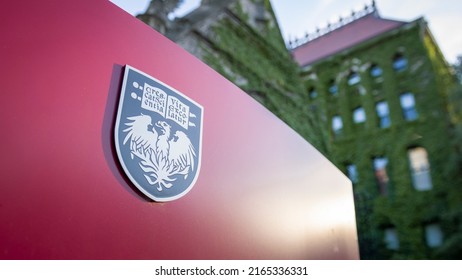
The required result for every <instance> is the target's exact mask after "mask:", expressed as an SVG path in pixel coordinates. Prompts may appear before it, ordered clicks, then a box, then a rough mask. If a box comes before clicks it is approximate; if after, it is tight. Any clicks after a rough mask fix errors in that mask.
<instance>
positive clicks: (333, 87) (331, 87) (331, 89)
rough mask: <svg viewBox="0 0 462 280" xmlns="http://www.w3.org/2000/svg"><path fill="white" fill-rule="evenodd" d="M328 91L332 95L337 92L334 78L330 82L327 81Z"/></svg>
mask: <svg viewBox="0 0 462 280" xmlns="http://www.w3.org/2000/svg"><path fill="white" fill-rule="evenodd" d="M329 92H330V94H332V95H337V93H338V88H337V85H336V84H335V81H334V80H331V81H330V83H329Z"/></svg>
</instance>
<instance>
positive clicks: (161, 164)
mask: <svg viewBox="0 0 462 280" xmlns="http://www.w3.org/2000/svg"><path fill="white" fill-rule="evenodd" d="M202 113H203V108H202V106H200V105H199V104H197V103H195V102H194V101H192V100H191V99H189V98H188V97H186V96H185V95H183V94H182V93H180V92H178V91H176V90H175V89H173V88H171V87H169V86H167V85H165V84H163V83H162V82H160V81H158V80H156V79H154V78H152V77H150V76H148V75H146V74H144V73H142V72H141V71H139V70H136V69H134V68H132V67H130V66H126V69H125V75H124V83H123V86H122V92H121V97H120V102H119V110H118V114H117V121H116V129H115V140H116V141H115V142H116V150H117V154H118V157H119V160H120V162H121V165H122V167H123V169H124V170H125V172H126V174H127V175H128V177H129V178H130V179H131V181H132V182H133V183H134V184H135V186H137V187H138V188H139V189H140V190H141V191H142V192H143V193H144V194H146V195H147V196H148V197H150V198H152V199H153V200H156V201H169V200H173V199H177V198H179V197H181V196H183V195H184V194H185V193H187V192H188V191H189V190H190V188H191V187H192V186H193V185H194V183H195V181H196V179H197V176H198V171H199V168H200V152H201V151H200V149H201V138H202Z"/></svg>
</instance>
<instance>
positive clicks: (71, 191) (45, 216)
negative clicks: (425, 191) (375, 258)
mask: <svg viewBox="0 0 462 280" xmlns="http://www.w3.org/2000/svg"><path fill="white" fill-rule="evenodd" d="M0 14H1V18H2V24H1V25H0V29H1V31H0V34H1V36H2V40H1V44H0V47H1V49H0V62H1V66H2V68H1V75H0V91H1V92H2V102H1V103H0V107H1V108H0V128H1V130H2V137H1V138H0V151H1V153H0V155H1V159H0V175H1V176H0V185H1V187H0V240H1V241H0V242H1V244H2V245H1V250H0V258H2V259H355V258H358V248H357V240H356V227H355V213H354V205H353V196H352V188H351V183H350V181H349V180H348V179H347V178H346V177H345V176H344V175H342V173H341V172H339V171H338V170H337V169H336V168H335V167H334V166H333V165H332V164H331V163H330V162H329V161H328V160H327V159H326V158H324V157H323V156H322V155H321V154H320V153H319V152H318V151H316V150H315V149H314V148H313V147H312V146H311V145H310V144H308V143H307V142H306V141H305V140H303V139H302V138H301V137H300V136H299V135H297V134H296V133H295V132H294V131H292V130H291V129H290V128H289V127H287V126H286V125H285V124H284V123H283V122H281V121H280V120H279V119H277V118H276V117H275V116H274V115H273V114H271V113H270V112H269V111H267V110H266V109H265V108H263V107H262V106H261V105H259V104H258V103H257V102H255V101H254V100H253V99H251V98H250V97H249V96H248V95H247V94H245V93H244V92H242V91H241V90H240V89H239V88H237V87H236V86H235V85H233V84H231V83H230V82H228V81H227V80H226V79H224V78H223V77H221V76H220V75H219V74H217V73H216V72H215V71H213V70H212V69H211V68H209V67H208V66H206V65H205V64H203V63H202V62H201V61H199V60H197V59H196V58H194V57H193V56H192V55H190V54H188V53H187V52H186V51H184V50H183V49H181V48H180V47H178V46H177V45H175V44H174V43H173V42H171V41H169V40H168V39H166V38H164V37H163V36H162V35H160V34H158V33H157V32H155V31H154V30H152V29H151V28H150V27H148V26H146V25H145V24H144V23H142V22H140V21H139V20H137V19H135V18H133V17H132V16H131V15H129V14H127V13H125V12H124V11H122V10H120V9H119V8H118V7H116V6H115V5H113V4H111V3H110V2H109V1H106V0H81V1H58V0H56V1H47V2H46V3H44V2H43V1H32V0H27V1H8V2H5V3H4V4H3V7H2V9H1V11H0ZM125 65H131V66H132V67H134V68H136V69H138V70H140V71H142V72H144V73H146V74H147V75H149V76H150V77H154V78H155V79H157V80H159V81H161V82H162V83H163V84H165V85H168V86H169V87H170V88H172V89H175V91H177V92H180V93H181V94H182V95H184V96H185V97H187V99H190V100H193V101H194V102H196V103H197V104H200V105H201V106H202V107H203V109H204V110H203V122H202V124H201V125H202V130H203V133H202V148H201V151H200V152H201V164H200V165H201V166H200V172H199V175H198V177H197V181H196V182H195V184H194V188H192V189H190V190H189V192H187V193H186V194H185V195H183V196H182V197H180V198H178V199H177V200H175V201H171V202H166V203H159V202H153V201H152V200H151V199H150V198H148V197H147V196H146V195H145V194H144V193H143V192H141V191H140V190H139V189H138V188H137V187H136V186H135V184H134V183H133V182H132V180H130V178H129V177H128V176H127V174H126V172H125V171H124V170H123V167H122V165H121V163H120V162H119V159H118V156H117V153H116V147H115V140H114V132H115V131H114V130H115V124H116V118H117V111H118V106H119V100H120V97H121V89H122V80H123V71H124V66H125ZM148 84H149V83H148ZM140 85H141V83H140ZM143 86H144V83H143ZM150 86H151V87H152V88H154V87H157V88H159V87H158V86H156V85H154V84H150ZM152 88H150V90H152ZM143 90H144V89H143ZM133 92H134V93H135V95H137V94H138V92H135V91H133ZM165 92H166V93H167V91H165ZM129 94H130V95H131V92H129ZM140 94H142V92H141V91H140ZM167 94H171V95H172V96H173V93H171V92H170V93H167ZM140 96H141V95H140ZM179 96H180V95H178V96H176V95H174V97H175V98H177V99H178V100H180V101H181V102H183V103H184V104H185V105H184V106H186V105H187V103H186V101H185V100H186V99H181V98H180V97H179ZM172 100H173V99H172ZM167 102H168V101H167ZM171 102H174V101H171ZM172 104H173V103H172ZM172 104H171V105H172ZM151 105H152V104H151ZM146 106H148V105H146ZM153 106H154V105H153ZM178 106H179V105H178ZM182 106H183V105H182ZM184 106H183V107H184ZM188 106H189V105H188ZM180 107H181V106H180ZM180 107H178V108H180ZM183 107H181V108H183ZM152 108H154V107H152ZM181 108H180V109H181ZM190 108H192V107H191V106H190ZM181 110H183V109H181ZM140 114H141V113H139V114H138V115H140ZM138 115H133V116H127V117H134V116H138ZM187 116H190V115H189V114H188V115H187ZM173 117H174V116H173V115H172V118H173ZM185 117H186V115H184V116H183V118H185ZM153 118H154V113H153V114H152V119H151V122H150V123H149V124H150V125H151V126H155V125H156V124H158V125H160V126H161V125H162V123H158V121H156V122H154V119H153ZM165 119H167V118H166V117H165ZM167 120H168V122H167V123H168V124H169V125H173V123H174V122H173V120H171V119H167ZM127 122H128V121H123V126H125V128H124V129H127V128H128V127H127V126H126V125H125V123H127ZM184 125H185V126H186V124H184ZM151 126H149V128H150V127H151ZM180 127H181V126H180V125H178V126H177V130H180ZM187 127H189V123H188V126H187ZM155 129H156V131H157V133H158V136H157V137H159V135H161V134H162V133H164V132H162V131H161V129H160V128H159V127H156V128H155ZM181 129H183V130H184V131H185V130H186V128H185V127H183V128H181ZM152 132H153V131H152ZM185 133H186V132H185ZM191 137H192V136H191ZM156 139H158V138H156ZM190 139H191V138H190ZM191 141H192V140H191ZM153 180H155V179H153ZM165 182H166V181H165ZM172 188H173V187H172Z"/></svg>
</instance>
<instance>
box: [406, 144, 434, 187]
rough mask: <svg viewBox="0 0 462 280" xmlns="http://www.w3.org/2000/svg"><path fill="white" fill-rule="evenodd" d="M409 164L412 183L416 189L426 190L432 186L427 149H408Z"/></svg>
mask: <svg viewBox="0 0 462 280" xmlns="http://www.w3.org/2000/svg"><path fill="white" fill-rule="evenodd" d="M407 154H408V158H409V165H410V169H411V177H412V185H413V186H414V189H416V190H418V191H428V190H431V189H432V188H433V185H432V179H431V176H430V162H429V161H428V154H427V150H425V149H424V148H422V147H416V148H411V149H409V150H408V153H407Z"/></svg>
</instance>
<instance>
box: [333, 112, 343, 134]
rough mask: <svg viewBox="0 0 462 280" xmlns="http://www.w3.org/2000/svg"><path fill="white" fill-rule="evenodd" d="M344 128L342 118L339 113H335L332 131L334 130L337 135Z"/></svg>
mask: <svg viewBox="0 0 462 280" xmlns="http://www.w3.org/2000/svg"><path fill="white" fill-rule="evenodd" d="M342 129H343V122H342V118H341V117H340V116H339V115H335V116H334V117H333V118H332V131H333V132H334V134H335V135H340V134H342Z"/></svg>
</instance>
